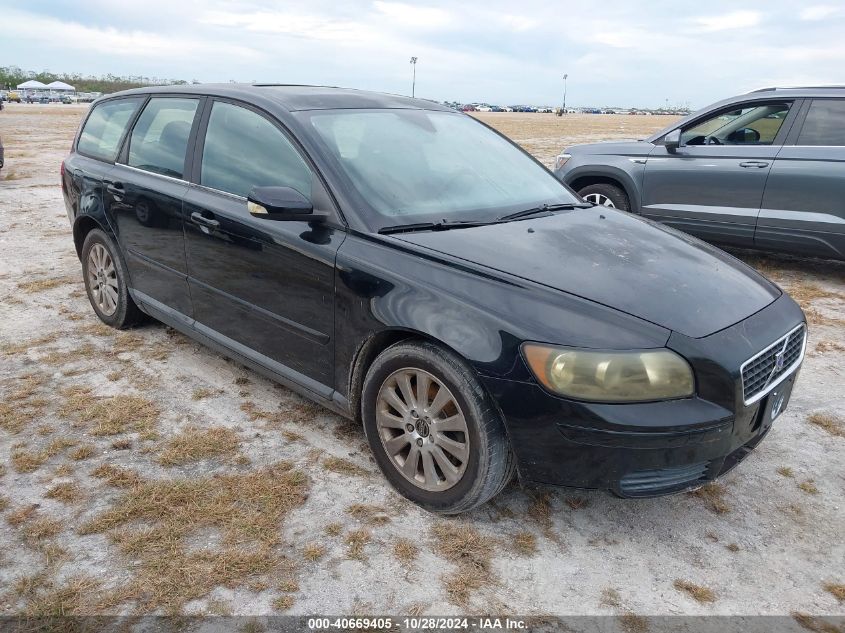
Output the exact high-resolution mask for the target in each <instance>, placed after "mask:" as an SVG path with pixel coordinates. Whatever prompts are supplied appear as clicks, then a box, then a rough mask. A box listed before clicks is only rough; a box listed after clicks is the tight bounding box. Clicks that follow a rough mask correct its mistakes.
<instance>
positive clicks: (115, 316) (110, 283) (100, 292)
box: [82, 229, 144, 329]
mask: <svg viewBox="0 0 845 633" xmlns="http://www.w3.org/2000/svg"><path fill="white" fill-rule="evenodd" d="M82 276H83V278H84V279H85V292H86V293H87V294H88V300H89V301H90V302H91V307H92V308H94V312H95V313H96V314H97V316H98V317H99V318H100V320H101V321H102V322H103V323H105V324H106V325H110V326H112V327H114V328H118V329H124V328H127V327H129V326H131V325H134V324H136V323H138V322H140V321H141V320H142V319H143V316H144V315H143V313H142V312H141V310H140V309H139V308H138V306H137V305H135V302H134V301H132V297H130V296H129V289H128V285H127V283H126V280H127V279H128V275H127V273H126V269H125V268H124V267H123V262H122V260H121V259H120V257H118V256H117V250H116V248H115V245H114V242H112V241H111V239H109V237H108V236H107V235H106V234H105V233H103V231H101V230H100V229H92V230H91V231H90V232H89V233H88V235H86V236H85V242H84V243H83V244H82Z"/></svg>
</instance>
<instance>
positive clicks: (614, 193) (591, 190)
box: [578, 183, 631, 211]
mask: <svg viewBox="0 0 845 633" xmlns="http://www.w3.org/2000/svg"><path fill="white" fill-rule="evenodd" d="M578 195H579V196H581V197H582V198H584V200H586V201H587V202H592V203H593V204H597V205H599V206H600V207H610V208H612V209H619V210H620V211H628V210H630V208H631V206H630V205H629V204H628V196H626V195H625V192H624V191H623V190H622V189H621V188H620V187H617V186H616V185H609V184H606V183H599V184H596V185H588V186H586V187H584V188H583V189H581V190H579V191H578Z"/></svg>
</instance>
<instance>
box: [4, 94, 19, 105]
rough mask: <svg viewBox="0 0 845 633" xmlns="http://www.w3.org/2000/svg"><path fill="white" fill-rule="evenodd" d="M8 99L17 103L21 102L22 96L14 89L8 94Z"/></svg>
mask: <svg viewBox="0 0 845 633" xmlns="http://www.w3.org/2000/svg"><path fill="white" fill-rule="evenodd" d="M6 100H7V101H8V102H9V103H12V102H13V101H14V102H15V103H20V102H21V96H20V94H18V93H17V92H15V91H12V92H10V93H9V94H7V95H6Z"/></svg>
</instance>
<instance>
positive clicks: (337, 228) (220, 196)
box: [62, 85, 806, 513]
mask: <svg viewBox="0 0 845 633" xmlns="http://www.w3.org/2000/svg"><path fill="white" fill-rule="evenodd" d="M62 174H63V175H62V188H63V191H64V196H65V202H66V205H67V210H68V214H69V217H70V220H71V222H72V224H73V239H74V242H75V244H76V249H77V252H78V254H79V257H80V260H81V262H82V270H83V277H84V281H85V287H86V290H87V292H88V296H89V298H90V300H91V305H92V307H93V309H94V311H95V312H96V313H97V316H99V318H100V319H101V320H102V321H104V322H105V323H107V324H109V325H112V326H114V327H117V328H123V327H127V326H129V325H131V324H133V323H136V322H137V321H138V320H139V319H140V318H141V317H142V314H144V313H145V314H148V315H151V316H153V317H155V318H156V319H158V320H160V321H162V322H164V323H167V324H169V325H171V326H172V327H174V328H176V329H178V330H181V331H182V332H185V333H186V334H188V335H190V336H192V337H194V338H196V339H198V340H200V341H202V342H204V343H206V344H208V345H209V346H211V347H213V348H214V349H216V350H218V351H220V352H222V353H224V354H227V355H229V356H231V357H233V358H235V359H237V360H238V361H240V362H242V363H244V364H245V365H248V366H250V367H252V368H254V369H256V370H258V371H260V372H263V373H265V374H267V375H268V376H270V377H272V378H274V379H276V380H277V381H279V382H280V383H282V384H285V385H287V386H289V387H290V388H292V389H294V390H296V391H297V392H299V393H301V394H304V395H305V396H307V397H309V398H312V399H314V400H316V401H317V402H319V403H321V404H323V405H324V406H326V407H328V408H330V409H332V410H334V411H336V412H338V413H340V414H342V415H345V416H348V417H350V418H353V419H357V420H359V421H360V422H361V423H362V424H363V427H364V431H365V433H366V436H367V438H368V440H369V443H370V446H371V448H372V452H373V455H374V457H375V460H376V462H377V463H378V465H379V467H380V468H381V470H382V471H383V472H384V474H385V476H386V477H387V478H388V479H389V480H390V482H391V483H392V484H393V486H395V487H396V489H397V490H398V491H399V492H400V493H402V494H403V495H405V496H406V497H408V498H409V499H412V500H413V501H415V502H416V503H418V504H419V505H421V506H423V507H424V508H426V509H428V510H431V511H435V512H443V513H457V512H461V511H465V510H468V509H470V508H472V507H474V506H476V505H478V504H480V503H483V502H485V501H486V500H488V499H490V498H491V497H492V496H494V495H495V494H497V493H498V492H499V491H500V490H502V488H503V487H504V486H505V485H506V484H507V483H508V482H509V481H510V480H511V479H512V477H513V475H514V473H518V475H519V477H520V479H521V480H522V481H523V482H526V483H529V482H533V483H541V484H557V485H566V486H577V487H583V488H601V489H607V490H610V491H612V492H614V493H616V494H617V495H621V496H626V497H641V496H653V495H660V494H665V493H671V492H677V491H680V490H684V489H687V488H690V487H694V486H698V485H701V484H702V483H703V482H706V481H708V480H711V479H713V478H715V477H717V476H719V475H720V474H721V473H724V472H725V471H727V470H728V469H730V468H732V467H733V466H734V465H736V464H737V463H738V462H739V461H740V460H741V459H742V458H743V457H744V456H745V455H746V454H747V453H748V452H749V451H750V450H751V449H753V448H754V447H755V446H756V445H757V444H758V443H759V442H760V441H761V439H762V438H763V437H764V436H765V435H766V433H767V432H768V431H769V429H770V427H771V425H772V423H773V421H774V420H775V419H776V418H777V417H778V415H779V414H780V413H781V412H782V411H783V409H784V407H785V406H786V404H787V402H788V400H789V396H790V392H791V390H792V388H793V384H794V381H795V378H796V375H797V373H798V370H799V367H800V365H801V361H802V359H803V354H804V344H805V340H806V329H805V327H806V326H805V321H804V316H803V314H802V312H801V309H800V308H799V307H798V306H797V305H796V303H795V302H794V301H792V299H791V298H789V297H788V296H786V295H784V294H783V293H782V292H781V291H780V290H779V289H778V288H777V287H776V286H774V285H772V284H771V283H769V282H768V281H767V280H766V279H764V278H763V277H761V276H759V275H758V274H757V273H755V272H754V271H753V270H751V269H750V268H748V267H746V266H745V265H744V264H742V263H740V262H739V261H737V260H735V259H733V258H732V257H730V256H728V255H726V254H725V253H723V252H721V251H719V250H717V249H715V248H713V247H710V246H708V245H706V244H703V243H701V242H699V241H697V240H696V239H694V238H691V237H689V236H687V235H684V234H682V233H678V232H675V231H673V230H672V229H668V228H665V227H660V226H657V225H653V224H651V223H650V222H648V221H646V220H643V219H641V218H638V217H635V216H633V215H629V214H626V213H622V212H619V211H616V210H613V209H607V208H601V207H594V206H591V205H585V204H584V203H583V201H581V200H580V199H579V198H577V197H576V196H575V195H574V194H573V193H572V192H571V190H570V189H568V188H567V187H566V186H565V185H563V184H562V183H561V182H560V181H559V180H558V179H556V178H555V177H554V176H553V175H552V173H551V172H549V171H548V170H547V169H546V168H544V167H543V166H542V165H540V164H539V163H538V162H536V161H535V160H534V159H532V158H531V157H530V156H529V155H528V154H526V153H525V152H523V151H522V150H520V149H519V148H518V147H517V146H516V145H514V144H512V143H511V142H509V141H508V140H507V139H506V138H504V137H503V136H500V135H499V134H497V133H496V132H494V131H493V130H491V129H489V128H487V127H486V126H484V125H483V124H481V123H479V122H477V121H475V120H474V119H472V118H470V117H469V116H467V115H464V114H462V113H458V112H454V111H452V110H450V109H448V108H445V107H441V106H439V105H437V104H434V103H431V102H428V101H421V100H414V99H408V98H404V97H397V96H388V95H381V94H373V93H367V92H359V91H354V90H342V89H334V88H321V87H295V86H269V85H268V86H239V85H225V86H190V87H185V86H181V87H180V86H175V87H170V88H152V89H140V90H132V91H128V92H123V93H118V94H116V95H112V96H109V97H108V98H105V99H101V100H99V101H97V102H96V103H95V104H94V105H93V107H92V109H91V111H90V113H89V115H88V117H87V119H86V120H85V121H84V123H83V124H82V126H81V129H80V132H79V134H78V136H77V138H76V140H75V142H74V144H73V149H72V152H71V154H70V156H69V157H68V158H67V159H66V160H65V162H64V164H63V169H62Z"/></svg>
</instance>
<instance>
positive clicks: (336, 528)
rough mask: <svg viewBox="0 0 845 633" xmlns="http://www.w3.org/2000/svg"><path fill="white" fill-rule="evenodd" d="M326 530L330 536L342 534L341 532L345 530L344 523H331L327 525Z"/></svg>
mask: <svg viewBox="0 0 845 633" xmlns="http://www.w3.org/2000/svg"><path fill="white" fill-rule="evenodd" d="M325 531H326V534H328V535H329V536H340V533H341V532H343V525H342V524H340V523H329V524H328V525H327V526H326V527H325Z"/></svg>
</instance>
